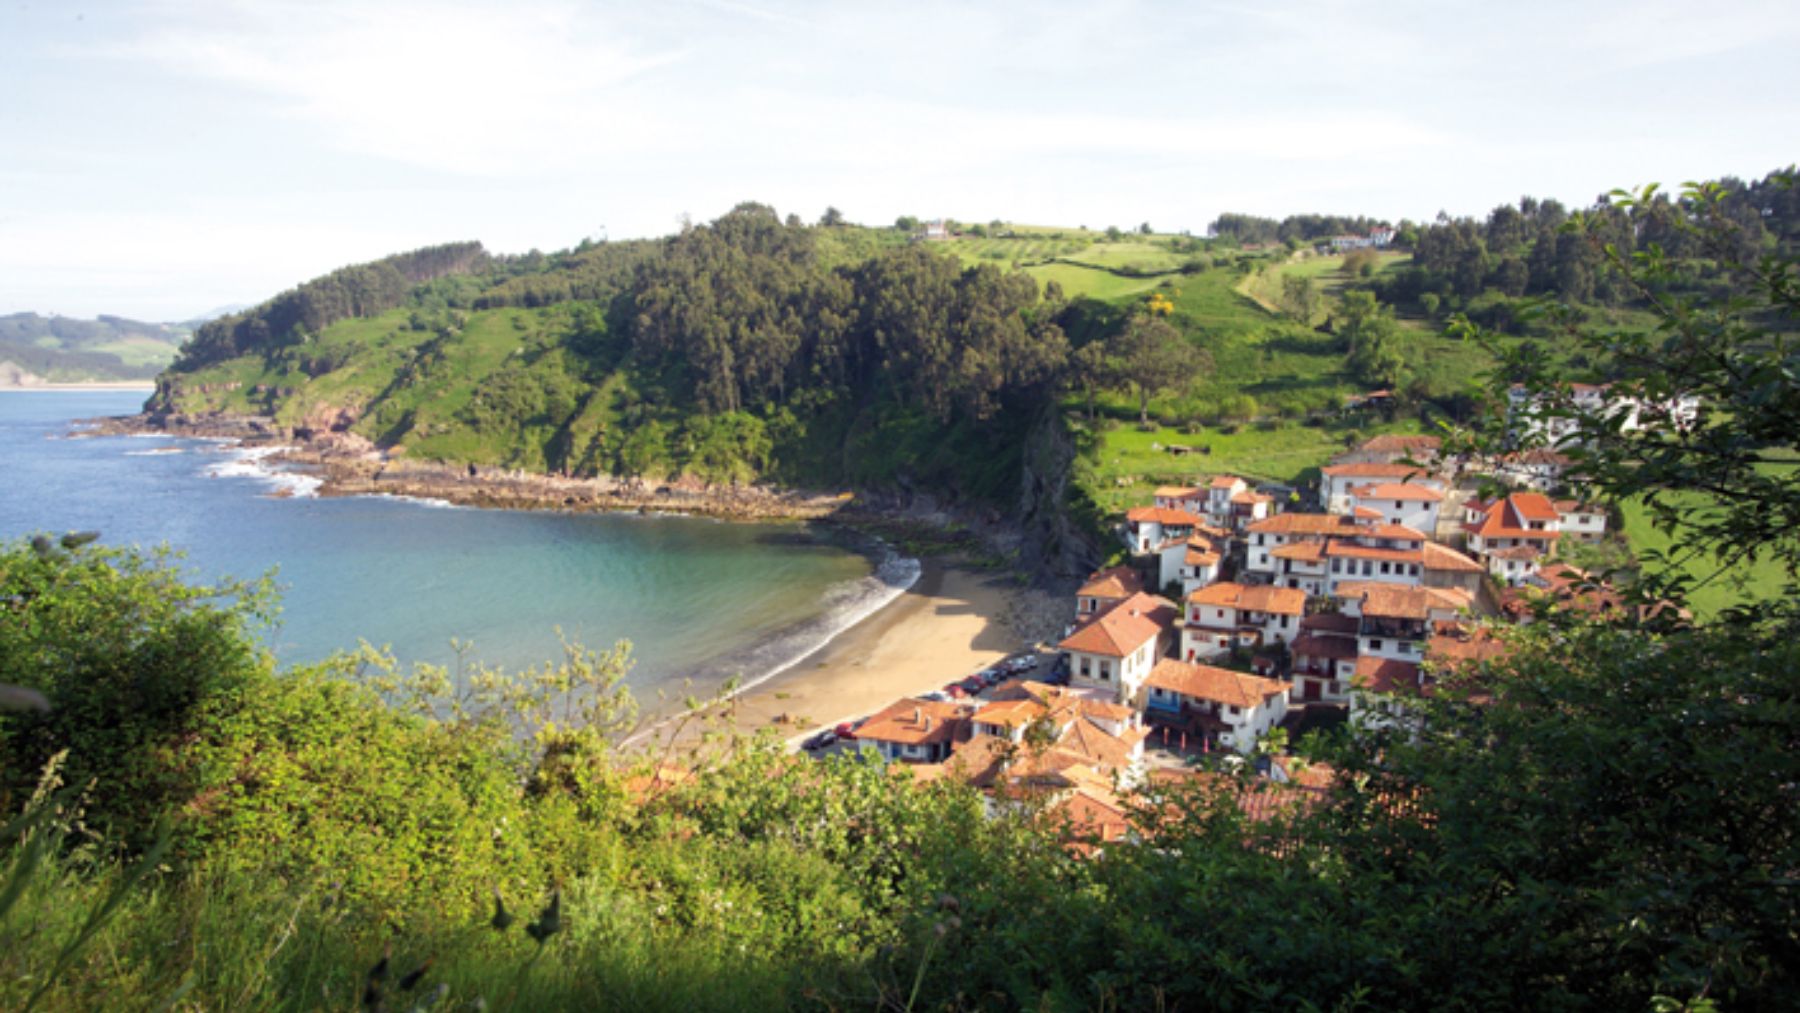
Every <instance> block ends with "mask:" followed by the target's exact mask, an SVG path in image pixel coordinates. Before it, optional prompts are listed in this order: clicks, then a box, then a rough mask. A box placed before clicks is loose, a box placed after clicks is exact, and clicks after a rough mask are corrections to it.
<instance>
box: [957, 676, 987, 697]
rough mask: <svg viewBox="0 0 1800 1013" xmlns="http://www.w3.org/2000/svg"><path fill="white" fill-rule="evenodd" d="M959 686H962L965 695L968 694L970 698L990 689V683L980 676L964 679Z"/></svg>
mask: <svg viewBox="0 0 1800 1013" xmlns="http://www.w3.org/2000/svg"><path fill="white" fill-rule="evenodd" d="M957 685H959V686H961V687H962V688H963V691H964V692H965V693H968V694H969V695H970V696H974V695H975V694H977V693H979V692H981V691H982V690H984V689H986V688H988V681H987V680H986V679H984V678H982V677H981V676H979V675H971V676H969V677H968V678H967V679H964V680H963V681H962V682H960V683H958V684H957Z"/></svg>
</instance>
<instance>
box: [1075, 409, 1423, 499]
mask: <svg viewBox="0 0 1800 1013" xmlns="http://www.w3.org/2000/svg"><path fill="white" fill-rule="evenodd" d="M1071 418H1076V416H1075V415H1072V416H1071ZM1075 424H1076V425H1078V426H1080V427H1081V429H1082V436H1083V439H1084V440H1086V441H1089V442H1090V444H1091V447H1092V449H1091V451H1090V453H1089V454H1087V455H1086V456H1085V457H1084V473H1083V474H1082V476H1081V481H1082V484H1083V487H1084V488H1085V489H1086V490H1087V492H1088V495H1089V496H1091V497H1092V498H1093V500H1094V502H1096V503H1097V504H1099V505H1100V507H1101V508H1102V509H1103V510H1105V511H1107V512H1108V513H1113V514H1118V513H1123V512H1124V511H1125V510H1127V509H1129V508H1131V507H1134V506H1142V505H1144V504H1146V503H1149V502H1150V499H1151V493H1152V491H1153V490H1154V489H1155V488H1156V487H1157V486H1159V485H1186V484H1195V483H1199V482H1203V481H1204V480H1205V479H1208V478H1211V477H1212V476H1214V475H1241V476H1243V477H1244V478H1247V479H1251V480H1252V481H1274V482H1284V483H1288V484H1296V483H1303V484H1305V483H1310V482H1312V481H1313V480H1314V479H1316V477H1317V475H1316V474H1315V473H1314V472H1313V469H1316V468H1319V467H1320V466H1322V465H1324V464H1325V462H1326V461H1328V460H1329V459H1330V458H1331V456H1332V455H1333V454H1336V453H1339V452H1340V451H1342V450H1343V449H1344V447H1345V446H1346V445H1347V444H1355V443H1360V442H1361V441H1363V440H1365V439H1367V438H1368V437H1370V436H1374V435H1377V434H1379V433H1389V432H1418V431H1419V425H1418V423H1417V421H1415V420H1410V419H1409V420H1402V421H1400V422H1396V423H1383V422H1381V421H1379V420H1376V419H1346V420H1343V421H1338V422H1333V423H1330V424H1327V425H1323V426H1316V427H1315V426H1303V425H1299V424H1291V423H1290V424H1282V425H1279V426H1273V427H1269V428H1263V427H1259V426H1242V427H1237V428H1236V430H1235V431H1233V432H1226V431H1225V430H1222V429H1218V428H1203V429H1201V430H1200V431H1199V432H1197V433H1189V432H1186V431H1185V430H1180V429H1171V428H1169V427H1167V426H1159V427H1157V428H1155V429H1152V430H1150V431H1148V432H1146V431H1143V430H1140V429H1139V428H1138V427H1137V426H1136V425H1135V424H1133V423H1121V422H1118V421H1117V420H1104V419H1103V420H1102V422H1101V423H1100V426H1099V430H1098V431H1097V432H1092V431H1089V430H1087V428H1086V426H1085V424H1083V423H1081V422H1079V420H1077V421H1076V422H1075ZM1171 446H1184V447H1194V448H1206V449H1207V450H1208V451H1209V452H1208V453H1188V454H1182V455H1179V456H1178V455H1176V454H1172V453H1170V452H1169V450H1168V449H1167V448H1169V447H1171Z"/></svg>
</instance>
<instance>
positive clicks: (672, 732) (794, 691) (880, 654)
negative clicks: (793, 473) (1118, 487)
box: [75, 415, 1065, 752]
mask: <svg viewBox="0 0 1800 1013" xmlns="http://www.w3.org/2000/svg"><path fill="white" fill-rule="evenodd" d="M86 421H87V422H88V423H89V426H88V428H85V429H83V430H81V431H79V432H78V433H76V434H75V435H77V436H107V435H120V436H130V435H160V436H170V437H180V438H189V439H205V440H211V441H218V442H226V441H228V442H231V443H232V444H234V447H233V449H234V450H237V451H240V452H241V451H252V452H254V451H258V450H261V451H262V453H259V454H257V455H256V456H257V458H258V461H259V463H260V462H261V461H262V460H265V459H266V460H267V461H270V462H279V463H282V464H286V465H289V466H291V467H293V468H294V469H295V470H293V471H289V472H287V474H290V475H295V476H306V477H307V478H308V480H309V482H311V483H317V484H316V486H312V487H311V488H309V489H308V491H306V492H304V493H301V494H302V495H317V496H334V497H338V496H346V497H347V496H398V497H404V498H409V499H417V500H427V501H437V502H441V503H450V504H454V505H457V506H466V507H477V508H483V509H511V510H549V511H557V512H570V513H590V512H628V513H631V512H635V513H668V514H683V515H690V516H699V517H708V518H713V519H717V520H725V521H801V522H819V523H824V524H829V525H838V526H842V527H844V528H846V529H849V530H851V531H854V532H856V533H857V534H858V535H859V536H861V537H865V538H869V539H872V540H873V541H874V542H876V543H878V544H880V545H881V546H882V547H883V548H884V550H885V551H887V552H891V553H893V554H894V555H895V556H897V557H899V558H902V559H916V560H917V563H918V566H919V570H918V576H917V577H916V578H915V579H913V580H912V581H911V583H910V584H908V585H907V586H905V587H903V588H901V589H900V590H899V591H898V592H897V593H896V594H895V595H894V596H893V597H892V598H889V599H888V600H887V601H885V602H883V603H882V604H880V605H879V606H877V607H875V608H874V609H872V610H871V611H869V612H868V613H867V614H865V615H863V616H861V617H859V618H858V619H857V620H855V621H854V622H852V623H850V624H849V625H848V626H846V627H844V628H842V629H839V630H836V631H834V632H832V633H831V634H830V635H829V636H828V637H826V638H825V639H824V640H822V641H821V642H820V643H819V644H818V645H817V646H816V647H814V648H812V649H811V650H809V651H807V652H806V653H804V654H801V655H799V656H798V657H796V658H794V659H793V660H791V661H785V662H782V663H781V664H780V665H779V666H777V667H774V668H772V669H771V670H769V671H767V672H762V673H754V674H751V673H746V680H745V683H744V685H743V686H741V687H740V688H739V689H738V690H737V691H736V692H734V693H733V694H732V695H731V696H730V697H728V698H724V699H723V700H719V701H714V702H711V703H709V704H707V705H704V706H702V707H701V708H700V710H699V711H697V712H688V711H684V710H681V709H676V710H674V711H671V712H667V713H661V714H656V715H654V716H652V717H650V718H648V719H647V720H646V722H645V724H644V725H643V727H641V728H640V729H639V730H637V731H636V732H634V733H633V734H632V735H631V736H629V737H628V738H627V739H626V740H625V742H624V743H623V744H622V748H624V749H627V750H632V751H644V752H668V751H682V752H686V751H690V750H692V749H694V748H697V747H699V746H700V745H701V744H702V732H703V731H705V730H706V729H707V727H708V725H707V724H706V722H705V721H704V720H703V719H704V718H705V717H706V716H709V715H710V716H713V717H715V718H723V719H724V721H725V724H726V727H727V728H728V729H729V730H730V731H731V732H733V733H736V734H752V733H755V732H757V731H759V730H761V729H765V728H768V729H774V730H775V731H776V732H777V733H778V734H779V735H780V736H781V738H782V739H784V740H785V741H787V742H788V744H789V745H790V747H791V746H793V745H795V744H797V743H798V742H799V741H800V740H801V739H803V738H804V737H806V736H809V735H811V734H813V733H814V732H816V731H818V730H819V729H821V728H829V727H832V726H833V725H835V724H837V723H839V722H841V721H847V720H853V719H856V718H860V717H864V716H866V715H868V714H871V713H874V712H875V711H878V710H880V709H882V708H883V707H886V706H887V705H889V704H891V703H893V702H894V701H895V700H898V699H901V698H904V697H908V696H913V695H917V694H921V693H926V692H929V691H931V690H934V689H939V688H941V687H943V686H944V685H945V684H947V683H949V682H952V681H956V680H960V679H963V678H965V677H967V676H969V675H972V674H974V673H975V672H978V671H980V670H981V669H983V668H986V667H988V666H989V665H992V664H993V663H994V662H996V661H999V660H1001V659H1002V658H1005V657H1007V656H1008V655H1012V654H1017V653H1019V652H1021V651H1024V650H1030V649H1033V648H1034V647H1036V646H1037V644H1038V643H1040V642H1042V641H1044V640H1046V639H1048V638H1051V637H1053V636H1054V634H1055V632H1056V631H1057V630H1059V629H1060V626H1061V623H1062V622H1063V620H1064V618H1065V617H1063V616H1062V615H1061V612H1062V611H1063V610H1064V608H1065V606H1064V605H1062V604H1061V603H1062V599H1059V598H1056V597H1054V596H1052V595H1050V594H1049V593H1047V592H1044V591H1039V590H1034V589H1032V588H1031V587H1029V586H1025V585H1022V584H1021V583H1020V582H1019V581H1018V580H1017V578H1016V575H1015V574H1014V573H1012V572H1011V571H1006V570H995V569H992V568H984V567H982V566H980V565H979V564H978V562H977V561H976V560H975V559H973V558H972V554H971V550H972V548H973V546H972V544H971V542H970V540H969V539H968V538H967V537H966V536H961V537H959V538H955V539H948V540H942V541H938V542H937V544H933V542H934V540H933V539H932V538H926V539H924V541H925V543H926V544H925V545H923V546H922V547H915V546H910V545H908V546H904V547H903V546H902V545H897V544H894V542H895V538H894V535H895V531H894V529H895V528H898V529H900V533H901V535H902V538H903V539H904V540H905V541H912V539H911V538H906V537H905V534H906V531H905V529H906V528H908V527H910V526H913V525H918V526H920V527H921V528H928V527H932V526H930V525H928V524H926V523H925V522H924V521H922V520H921V519H919V518H907V517H904V516H902V515H899V514H896V513H891V512H888V511H882V510H879V509H870V508H868V507H866V506H864V505H862V504H858V503H857V502H856V500H855V498H854V497H853V496H851V495H849V494H839V495H828V494H818V493H801V492H791V491H781V490H774V489H769V488H766V487H758V486H734V487H711V486H705V485H701V484H696V483H685V484H684V483H665V484H660V485H658V484H652V483H645V482H635V481H626V480H618V479H611V478H598V479H573V478H562V477H558V476H551V475H531V474H525V473H521V472H508V471H500V470H498V469H482V468H469V467H467V466H463V467H456V466H452V465H445V464H436V463H425V462H417V461H405V460H403V459H399V460H396V459H392V458H389V457H387V456H386V455H383V454H381V453H380V452H379V451H378V450H375V448H373V446H372V445H370V444H368V442H367V441H366V440H362V439H361V438H360V437H354V436H350V435H349V434H344V433H324V434H318V435H308V434H302V433H295V432H292V431H290V430H286V429H284V428H282V427H278V426H276V425H274V424H273V423H272V422H270V421H269V420H266V419H259V418H223V419H201V420H187V419H174V420H169V419H154V418H152V417H149V416H142V415H139V416H124V417H116V418H107V419H96V420H86ZM302 439H304V440H305V444H304V445H303V446H296V445H294V443H292V442H290V441H298V440H302ZM275 473H277V474H279V473H280V472H275ZM974 551H975V554H976V555H978V554H979V550H974ZM877 565H879V562H878V563H877ZM771 632H772V633H774V632H778V631H771ZM644 702H646V701H640V703H644Z"/></svg>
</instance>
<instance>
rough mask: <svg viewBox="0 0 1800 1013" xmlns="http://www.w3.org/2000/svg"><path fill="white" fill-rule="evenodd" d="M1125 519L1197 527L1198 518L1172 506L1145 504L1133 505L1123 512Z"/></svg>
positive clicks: (1141, 522)
mask: <svg viewBox="0 0 1800 1013" xmlns="http://www.w3.org/2000/svg"><path fill="white" fill-rule="evenodd" d="M1125 519H1126V520H1128V521H1131V522H1133V523H1135V524H1144V523H1148V522H1155V523H1157V524H1161V525H1163V526H1165V527H1189V528H1192V527H1198V526H1199V525H1200V518H1198V517H1196V516H1194V515H1193V514H1191V513H1189V512H1187V511H1186V510H1177V509H1175V508H1173V507H1159V506H1145V507H1134V508H1133V509H1131V510H1128V511H1126V512H1125Z"/></svg>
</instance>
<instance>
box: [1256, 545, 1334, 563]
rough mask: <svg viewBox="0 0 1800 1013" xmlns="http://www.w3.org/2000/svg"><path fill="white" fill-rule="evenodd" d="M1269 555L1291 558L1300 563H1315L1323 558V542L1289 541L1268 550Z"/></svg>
mask: <svg viewBox="0 0 1800 1013" xmlns="http://www.w3.org/2000/svg"><path fill="white" fill-rule="evenodd" d="M1269 555H1271V556H1274V557H1275V558H1276V559H1291V560H1294V561H1295V562H1300V563H1317V562H1319V561H1320V560H1322V559H1323V558H1325V543H1324V542H1290V543H1288V544H1287V545H1282V546H1277V547H1276V548H1273V549H1270V550H1269Z"/></svg>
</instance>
